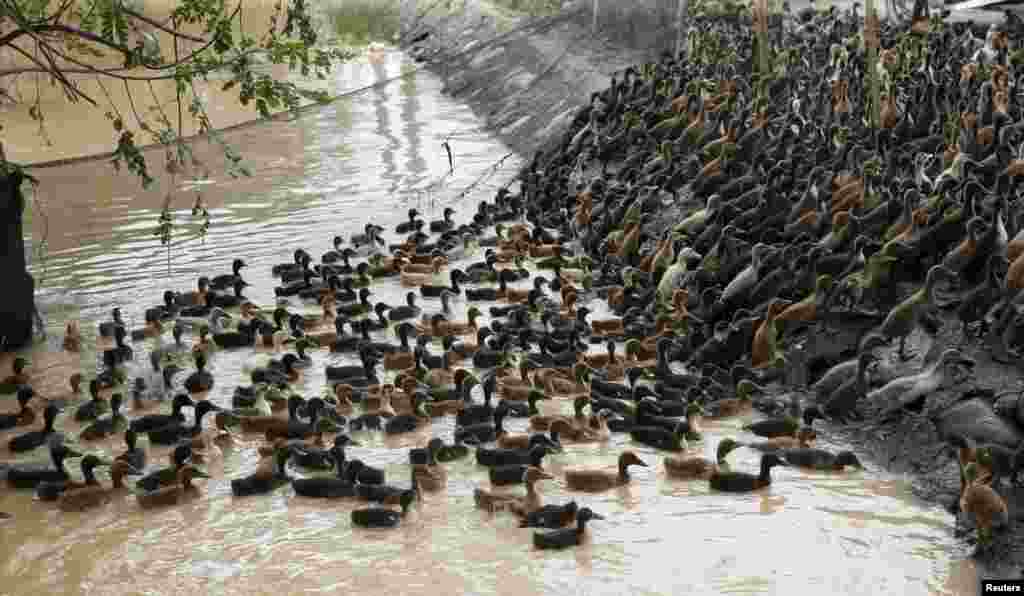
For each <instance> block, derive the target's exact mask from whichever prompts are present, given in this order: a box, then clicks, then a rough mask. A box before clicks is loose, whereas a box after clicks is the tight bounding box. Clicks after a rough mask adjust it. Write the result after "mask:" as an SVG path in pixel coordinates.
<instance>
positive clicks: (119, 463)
mask: <svg viewBox="0 0 1024 596" xmlns="http://www.w3.org/2000/svg"><path fill="white" fill-rule="evenodd" d="M141 473H142V472H140V471H139V470H138V469H137V468H134V467H132V465H131V464H130V463H128V462H127V461H124V460H115V461H114V463H113V464H111V466H110V488H106V487H103V486H99V485H95V486H86V487H82V488H76V489H74V490H69V491H66V492H64V493H63V494H62V495H61V496H60V499H58V501H57V508H58V509H60V510H61V511H63V512H65V513H71V512H79V513H80V512H82V511H87V510H89V509H95V508H96V507H100V506H102V505H106V504H108V503H110V502H111V501H113V500H114V497H115V496H118V495H121V494H125V493H127V492H128V491H127V488H128V487H127V486H125V485H124V478H125V477H126V476H138V475H140V474H141Z"/></svg>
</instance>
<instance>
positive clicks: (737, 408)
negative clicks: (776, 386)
mask: <svg viewBox="0 0 1024 596" xmlns="http://www.w3.org/2000/svg"><path fill="white" fill-rule="evenodd" d="M754 393H764V388H763V387H761V386H760V385H758V384H757V383H754V382H753V381H751V380H750V379H743V380H741V381H740V382H739V383H737V384H736V397H729V398H725V399H720V400H718V401H716V402H714V403H712V404H709V405H708V410H709V411H710V416H709V417H711V418H726V417H729V416H738V415H740V414H743V413H745V412H749V411H750V409H751V408H752V407H753V404H754V402H753V400H752V399H751V396H752V395H753V394H754Z"/></svg>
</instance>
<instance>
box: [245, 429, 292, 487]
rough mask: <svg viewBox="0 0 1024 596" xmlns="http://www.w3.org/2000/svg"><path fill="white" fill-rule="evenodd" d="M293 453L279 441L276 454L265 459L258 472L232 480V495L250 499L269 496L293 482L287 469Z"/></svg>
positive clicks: (284, 443) (275, 449) (258, 467)
mask: <svg viewBox="0 0 1024 596" xmlns="http://www.w3.org/2000/svg"><path fill="white" fill-rule="evenodd" d="M291 455H292V452H291V449H289V448H288V446H287V443H286V442H285V441H283V440H278V442H277V443H275V447H274V452H273V453H272V454H271V455H270V456H269V457H266V458H264V459H263V461H261V462H260V463H259V465H258V466H257V468H256V470H255V471H254V472H253V473H252V474H250V475H248V476H243V477H241V478H232V479H231V494H232V495H234V496H236V497H249V496H253V495H263V494H267V493H269V492H271V491H273V490H275V489H277V488H279V487H281V486H283V485H285V484H288V483H290V482H291V480H292V479H291V478H290V477H289V476H288V473H287V471H286V469H285V466H286V465H287V464H288V460H289V458H291Z"/></svg>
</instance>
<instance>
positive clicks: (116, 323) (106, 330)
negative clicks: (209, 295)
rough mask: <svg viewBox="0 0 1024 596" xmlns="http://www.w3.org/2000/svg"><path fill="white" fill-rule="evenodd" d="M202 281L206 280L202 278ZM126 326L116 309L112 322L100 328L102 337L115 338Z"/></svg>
mask: <svg viewBox="0 0 1024 596" xmlns="http://www.w3.org/2000/svg"><path fill="white" fill-rule="evenodd" d="M202 280H205V278H202V279H201V281H202ZM203 285H205V284H203ZM124 326H125V324H124V319H122V318H121V309H120V308H114V309H112V310H111V311H110V320H109V321H103V322H101V323H100V324H99V326H98V329H99V332H100V337H114V331H115V330H116V329H117V328H118V327H122V328H123V327H124Z"/></svg>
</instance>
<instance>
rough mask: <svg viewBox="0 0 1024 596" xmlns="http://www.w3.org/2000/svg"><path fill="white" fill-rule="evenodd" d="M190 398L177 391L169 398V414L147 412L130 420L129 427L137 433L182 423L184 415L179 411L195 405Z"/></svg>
mask: <svg viewBox="0 0 1024 596" xmlns="http://www.w3.org/2000/svg"><path fill="white" fill-rule="evenodd" d="M195 405H196V404H195V402H194V401H192V398H191V397H189V396H188V395H186V394H184V393H179V394H177V395H175V396H174V397H173V398H171V413H170V414H147V415H146V416H140V417H138V418H136V419H135V420H132V421H131V424H130V425H129V428H131V429H132V430H133V431H134V432H137V433H148V432H150V431H153V430H156V429H158V428H163V427H165V426H168V425H170V424H183V423H184V422H185V415H184V414H182V413H181V410H182V408H192V407H195Z"/></svg>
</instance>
